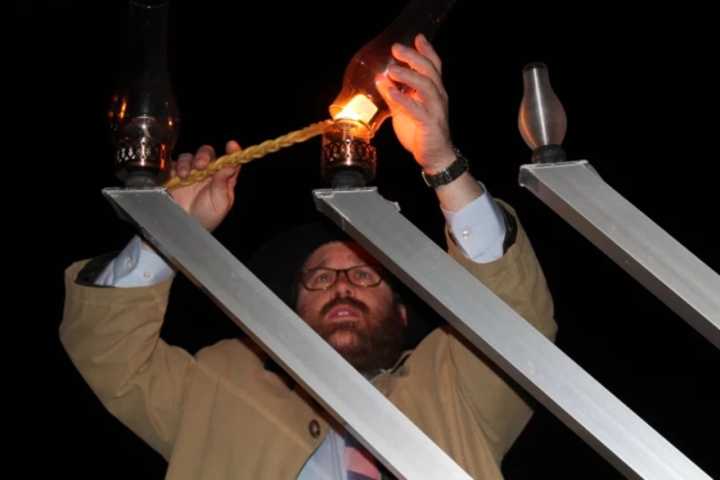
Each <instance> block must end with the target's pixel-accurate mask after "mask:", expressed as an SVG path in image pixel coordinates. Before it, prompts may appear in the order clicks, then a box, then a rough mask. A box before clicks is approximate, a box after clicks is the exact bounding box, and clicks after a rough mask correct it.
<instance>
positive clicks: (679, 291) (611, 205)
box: [520, 160, 720, 348]
mask: <svg viewBox="0 0 720 480" xmlns="http://www.w3.org/2000/svg"><path fill="white" fill-rule="evenodd" d="M520 185H522V186H523V187H525V188H527V189H528V190H530V191H531V192H532V193H534V194H535V195H536V196H537V197H538V198H539V199H540V200H542V201H543V202H545V204H547V205H548V206H549V207H550V208H552V209H553V210H554V211H555V212H556V213H557V214H558V215H560V216H561V217H562V218H563V219H565V220H566V221H567V222H568V223H569V224H570V225H572V226H573V227H575V229H577V230H578V231H579V232H580V233H582V234H583V235H584V236H585V237H586V238H587V239H588V240H590V241H591V242H592V243H594V244H595V246H596V247H598V248H599V249H600V250H602V251H603V252H604V253H605V254H606V255H607V256H608V257H610V258H611V259H613V260H614V261H615V263H617V264H618V265H620V266H621V267H622V268H623V269H624V270H625V271H627V272H628V273H629V274H630V275H631V276H633V277H634V278H635V279H636V280H637V281H638V282H640V283H641V284H642V285H643V286H644V287H645V288H647V289H648V290H650V291H651V292H652V293H653V294H654V295H655V296H657V297H658V298H659V299H660V300H662V301H663V302H665V304H666V305H667V306H668V307H670V308H671V309H672V310H673V311H675V313H677V314H678V315H680V317H682V318H684V319H685V320H686V321H687V322H688V323H689V324H690V325H691V326H692V327H693V328H695V329H696V330H697V331H698V332H699V333H700V334H701V335H703V336H705V338H707V339H708V340H709V341H710V342H711V343H712V344H713V345H715V346H716V347H717V348H720V275H718V274H717V273H715V272H714V271H713V270H712V269H711V268H710V267H708V266H707V265H705V264H704V263H703V262H702V261H701V260H700V259H698V258H697V257H696V256H695V255H693V254H692V253H691V252H690V251H689V250H688V249H686V248H685V247H684V246H683V245H682V244H681V243H680V242H678V241H677V240H675V239H674V238H673V237H672V236H670V234H668V233H667V232H666V231H665V230H663V229H662V228H660V227H659V226H658V225H657V224H656V223H654V222H653V221H652V220H650V218H648V217H647V216H646V215H645V214H643V212H641V211H640V210H638V209H637V208H636V207H635V206H634V205H633V204H631V203H630V202H628V201H627V200H626V199H625V198H624V197H623V196H622V195H620V194H619V193H618V192H617V191H615V190H614V189H613V188H612V187H611V186H610V185H608V184H607V183H605V181H604V180H603V179H602V178H601V177H600V176H599V175H598V174H597V172H596V171H595V169H593V168H592V165H590V164H589V163H588V162H587V161H585V160H582V161H578V162H562V163H555V164H538V165H523V166H522V167H521V168H520Z"/></svg>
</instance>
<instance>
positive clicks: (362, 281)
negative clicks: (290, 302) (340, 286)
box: [300, 265, 382, 290]
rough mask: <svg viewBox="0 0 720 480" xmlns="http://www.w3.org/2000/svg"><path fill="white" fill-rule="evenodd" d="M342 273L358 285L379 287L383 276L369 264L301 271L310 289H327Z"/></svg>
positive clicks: (305, 285)
mask: <svg viewBox="0 0 720 480" xmlns="http://www.w3.org/2000/svg"><path fill="white" fill-rule="evenodd" d="M340 273H344V274H345V278H347V279H348V281H349V282H350V283H351V284H353V285H355V286H356V287H364V288H371V287H377V286H378V285H380V282H382V276H380V274H379V273H378V272H377V270H375V269H374V268H373V267H371V266H369V265H356V266H354V267H350V268H325V267H318V268H311V269H309V270H304V271H303V272H301V273H300V281H301V282H302V284H303V286H304V287H305V288H307V289H308V290H327V289H329V288H331V287H332V286H333V285H335V282H337V280H338V277H339V276H340Z"/></svg>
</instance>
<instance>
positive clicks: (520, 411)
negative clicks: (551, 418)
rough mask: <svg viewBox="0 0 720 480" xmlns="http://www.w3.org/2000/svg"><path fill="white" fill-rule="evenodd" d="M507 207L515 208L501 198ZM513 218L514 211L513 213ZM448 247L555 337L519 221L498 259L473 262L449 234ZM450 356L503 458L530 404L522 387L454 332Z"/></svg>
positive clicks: (464, 390)
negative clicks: (509, 243) (514, 238)
mask: <svg viewBox="0 0 720 480" xmlns="http://www.w3.org/2000/svg"><path fill="white" fill-rule="evenodd" d="M502 206H503V208H505V209H506V211H507V212H508V213H510V214H511V215H513V216H515V212H514V211H513V210H512V209H511V208H510V207H509V206H507V205H506V204H502ZM514 218H515V219H516V220H517V217H516V216H515V217H514ZM447 241H448V250H449V253H450V255H451V256H452V257H454V258H455V259H456V260H457V261H458V262H459V263H460V264H461V265H463V266H464V267H465V268H466V269H467V270H468V271H469V272H470V273H472V275H473V276H475V277H476V278H477V279H478V280H480V281H481V282H482V283H483V284H484V285H485V286H487V287H488V288H489V289H490V290H492V291H493V292H494V293H495V294H496V295H497V296H499V297H500V298H501V299H502V300H503V301H505V303H507V304H508V305H510V306H511V307H512V308H513V309H514V310H515V311H516V312H517V313H518V314H520V315H521V316H522V317H523V318H525V320H527V321H528V322H529V323H530V324H531V325H532V326H533V327H535V328H536V329H537V330H538V331H540V333H542V334H543V335H545V336H546V337H548V338H549V339H551V340H553V339H554V338H555V334H556V331H557V325H556V323H555V321H554V319H553V302H552V297H551V296H550V292H549V290H548V287H547V284H546V281H545V277H544V275H543V272H542V269H541V268H540V264H539V263H538V260H537V258H536V257H535V253H534V251H533V249H532V246H531V245H530V241H529V240H528V238H527V235H526V234H525V231H524V230H523V228H522V226H521V225H520V222H519V221H518V222H517V236H516V240H515V243H514V244H513V245H512V246H511V247H510V248H509V249H508V250H507V251H506V252H505V254H504V255H503V256H502V257H501V258H500V259H498V260H496V261H494V262H490V263H486V264H479V263H474V262H473V261H472V260H470V259H468V258H467V257H465V256H464V255H463V254H462V252H461V251H460V249H459V248H458V247H457V246H456V245H455V243H454V241H453V240H452V238H451V237H450V236H449V235H448V239H447ZM448 345H449V347H448V348H449V354H450V355H449V356H450V359H451V361H452V362H453V363H454V366H455V369H454V370H455V372H456V375H457V381H458V389H459V390H460V394H461V395H462V396H463V397H464V398H465V399H466V400H467V401H468V403H469V405H470V406H471V409H472V411H473V412H474V414H475V417H476V418H477V419H478V421H479V422H480V423H481V425H482V427H483V429H484V430H485V431H486V433H487V436H488V438H489V440H490V443H491V446H492V448H493V450H494V454H495V455H496V457H497V458H498V459H501V458H502V457H503V456H504V455H505V453H506V452H507V450H508V449H509V448H510V446H512V444H513V442H514V441H515V440H516V438H517V437H518V435H520V432H521V431H522V429H523V428H524V427H525V425H526V424H527V422H528V421H529V419H530V416H531V414H532V410H531V408H530V405H529V403H528V402H527V401H526V399H525V398H524V395H525V394H524V393H522V389H521V388H520V387H518V386H517V385H515V384H514V383H513V382H512V380H511V379H509V377H507V376H506V375H505V374H504V373H503V372H501V371H500V370H499V369H497V368H496V367H495V366H494V365H493V364H492V362H490V361H489V360H487V359H485V358H484V356H483V355H482V353H481V352H479V351H478V350H477V349H475V347H474V346H472V345H470V344H469V343H468V342H467V341H465V340H464V339H461V336H459V335H457V334H456V333H455V332H451V333H450V341H449V343H448Z"/></svg>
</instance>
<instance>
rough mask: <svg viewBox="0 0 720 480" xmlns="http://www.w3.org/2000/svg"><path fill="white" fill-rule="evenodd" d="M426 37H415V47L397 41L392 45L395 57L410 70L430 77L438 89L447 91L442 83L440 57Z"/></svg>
mask: <svg viewBox="0 0 720 480" xmlns="http://www.w3.org/2000/svg"><path fill="white" fill-rule="evenodd" d="M424 39H425V37H423V36H421V35H418V37H417V38H416V39H415V48H410V47H406V46H405V45H401V44H399V43H396V44H394V45H393V46H392V54H393V57H395V59H397V60H398V61H400V62H402V63H404V64H406V65H407V66H408V67H409V69H410V70H414V71H415V72H417V73H419V74H420V75H422V76H424V77H426V78H428V79H429V80H430V81H432V83H433V84H434V85H435V88H437V90H438V91H441V92H443V93H444V92H445V87H443V83H442V73H441V72H442V70H441V63H440V57H439V56H438V55H437V53H435V50H433V49H432V46H431V45H430V43H429V42H428V41H427V40H424Z"/></svg>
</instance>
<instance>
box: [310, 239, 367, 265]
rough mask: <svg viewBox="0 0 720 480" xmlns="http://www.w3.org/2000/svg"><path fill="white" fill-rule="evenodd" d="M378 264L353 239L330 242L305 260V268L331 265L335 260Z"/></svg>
mask: <svg viewBox="0 0 720 480" xmlns="http://www.w3.org/2000/svg"><path fill="white" fill-rule="evenodd" d="M343 261H349V262H354V263H356V264H357V263H366V264H370V265H374V264H377V261H376V260H375V259H374V258H373V257H372V256H371V255H370V254H369V253H368V252H367V251H365V250H364V249H363V248H362V247H361V246H360V245H358V244H357V243H355V242H352V241H335V242H329V243H325V244H323V245H321V246H320V247H318V248H316V249H315V251H313V253H311V254H310V256H309V257H308V259H307V260H306V261H305V268H315V267H323V266H328V265H331V264H333V263H335V262H343Z"/></svg>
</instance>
